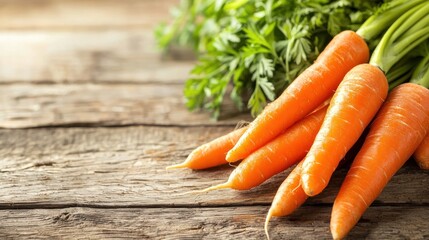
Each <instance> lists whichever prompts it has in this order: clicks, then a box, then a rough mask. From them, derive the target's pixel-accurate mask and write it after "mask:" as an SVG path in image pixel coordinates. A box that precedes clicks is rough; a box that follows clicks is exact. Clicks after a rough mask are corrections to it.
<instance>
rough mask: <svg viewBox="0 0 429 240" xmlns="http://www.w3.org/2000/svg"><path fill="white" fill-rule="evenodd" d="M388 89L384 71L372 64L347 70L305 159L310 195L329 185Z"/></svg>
mask: <svg viewBox="0 0 429 240" xmlns="http://www.w3.org/2000/svg"><path fill="white" fill-rule="evenodd" d="M387 91H388V84H387V79H386V77H385V75H384V73H383V72H382V71H381V70H380V69H378V68H377V67H375V66H373V65H370V64H360V65H358V66H356V67H354V68H353V69H352V70H350V72H348V73H347V75H346V76H345V77H344V80H343V81H342V82H341V84H340V85H339V86H338V89H337V91H336V92H335V94H334V96H333V97H332V100H331V103H330V105H329V108H328V111H327V113H326V117H325V120H324V121H323V124H322V126H321V127H320V131H319V132H318V134H317V136H316V139H315V140H314V143H313V145H312V146H311V148H310V151H309V152H308V154H307V156H306V157H305V159H304V163H303V166H302V173H301V183H302V188H303V189H304V191H305V193H306V194H307V195H309V196H314V195H317V194H319V193H320V192H321V191H322V190H323V189H324V188H325V187H326V186H327V185H328V182H329V180H330V178H331V176H332V173H333V172H334V170H335V169H336V168H337V166H338V164H339V162H340V161H341V159H342V158H343V157H344V156H345V155H346V153H347V152H348V150H350V148H351V147H352V146H353V144H355V143H356V141H357V140H358V139H359V137H360V136H361V134H362V132H363V131H364V130H365V128H366V126H367V125H368V124H369V122H370V121H371V120H372V118H373V117H374V116H375V114H376V113H377V111H378V109H379V108H380V107H381V105H382V103H383V101H384V100H385V98H386V96H387Z"/></svg>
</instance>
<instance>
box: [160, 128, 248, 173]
mask: <svg viewBox="0 0 429 240" xmlns="http://www.w3.org/2000/svg"><path fill="white" fill-rule="evenodd" d="M246 129H247V127H243V128H240V129H237V130H235V131H232V132H230V133H228V134H227V135H224V136H222V137H219V138H217V139H215V140H213V141H211V142H208V143H206V144H203V145H201V146H200V147H198V148H196V149H195V150H194V151H192V152H191V154H189V156H188V158H187V159H186V160H185V161H184V162H183V163H179V164H176V165H173V166H168V167H167V169H174V168H191V169H194V170H197V169H206V168H211V167H215V166H219V165H222V164H226V163H228V162H227V161H226V160H225V156H226V153H227V152H228V151H229V150H230V149H231V148H232V147H233V146H234V145H235V143H236V142H237V141H238V139H239V138H240V137H241V135H243V133H244V132H245V131H246Z"/></svg>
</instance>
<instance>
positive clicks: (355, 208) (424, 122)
mask: <svg viewBox="0 0 429 240" xmlns="http://www.w3.org/2000/svg"><path fill="white" fill-rule="evenodd" d="M428 129H429V90H428V89H426V88H424V87H422V86H419V85H417V84H413V83H406V84H402V85H400V86H398V87H396V88H395V89H394V90H393V91H392V92H391V93H390V94H389V97H388V99H387V101H386V103H385V104H384V105H383V107H382V108H381V110H380V112H379V113H378V114H377V117H376V119H375V120H374V122H373V123H372V125H371V128H370V131H369V133H368V136H367V137H366V139H365V142H364V144H363V146H362V148H361V150H360V151H359V153H358V154H357V156H356V158H355V160H354V161H353V164H352V166H351V167H350V170H349V172H348V173H347V176H346V178H345V180H344V182H343V184H342V186H341V189H340V191H339V193H338V195H337V197H336V199H335V202H334V206H333V209H332V215H331V233H332V236H333V238H334V239H341V238H344V237H345V236H346V234H347V233H348V232H349V231H350V230H351V229H352V228H353V226H354V225H355V224H356V223H357V222H358V220H359V219H360V217H361V216H362V214H363V213H364V212H365V210H366V209H367V208H368V207H369V205H371V203H372V202H373V201H374V200H375V199H376V198H377V196H378V195H379V194H380V193H381V191H382V190H383V188H384V187H385V186H386V184H387V182H388V181H389V180H390V179H391V178H392V176H393V175H394V174H395V173H396V172H397V171H398V170H399V169H400V168H401V166H402V165H403V164H404V163H405V162H406V161H407V160H408V158H409V157H411V155H412V154H413V152H414V151H415V150H416V148H417V147H418V146H419V144H420V143H421V142H422V141H423V138H424V137H425V136H426V135H427V133H428V131H429V130H428Z"/></svg>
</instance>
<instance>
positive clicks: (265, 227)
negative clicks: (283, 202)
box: [264, 208, 273, 240]
mask: <svg viewBox="0 0 429 240" xmlns="http://www.w3.org/2000/svg"><path fill="white" fill-rule="evenodd" d="M272 216H273V210H272V209H271V208H270V210H268V213H267V218H265V224H264V231H265V236H267V239H268V240H270V233H269V232H268V224H269V223H270V220H271V217H272Z"/></svg>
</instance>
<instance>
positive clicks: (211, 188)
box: [186, 182, 231, 194]
mask: <svg viewBox="0 0 429 240" xmlns="http://www.w3.org/2000/svg"><path fill="white" fill-rule="evenodd" d="M224 188H231V184H230V183H229V182H226V183H221V184H218V185H215V186H211V187H208V188H205V189H202V190H194V191H189V192H186V193H191V194H198V193H206V192H210V191H213V190H218V189H224Z"/></svg>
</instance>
